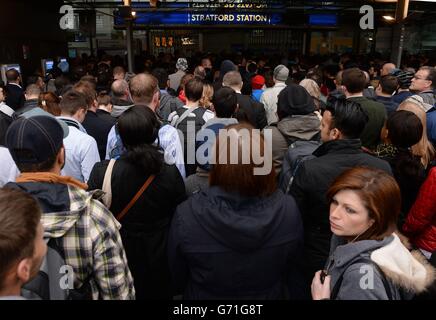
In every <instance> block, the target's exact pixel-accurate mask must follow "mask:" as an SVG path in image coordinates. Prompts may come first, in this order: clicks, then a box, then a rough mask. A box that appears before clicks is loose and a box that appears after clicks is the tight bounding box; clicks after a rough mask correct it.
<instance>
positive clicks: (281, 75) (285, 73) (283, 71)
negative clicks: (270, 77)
mask: <svg viewBox="0 0 436 320" xmlns="http://www.w3.org/2000/svg"><path fill="white" fill-rule="evenodd" d="M288 77H289V69H288V68H286V67H285V66H284V65H282V64H280V65H278V66H277V67H276V68H275V69H274V79H276V80H279V81H286V80H288Z"/></svg>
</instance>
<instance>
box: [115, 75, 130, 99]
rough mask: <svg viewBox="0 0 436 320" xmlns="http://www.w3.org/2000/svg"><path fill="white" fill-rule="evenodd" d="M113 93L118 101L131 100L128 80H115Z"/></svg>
mask: <svg viewBox="0 0 436 320" xmlns="http://www.w3.org/2000/svg"><path fill="white" fill-rule="evenodd" d="M111 91H112V94H113V96H114V97H116V98H118V99H123V100H128V98H129V84H128V83H127V81H126V80H115V81H114V83H112V86H111Z"/></svg>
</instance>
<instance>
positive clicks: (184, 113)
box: [175, 108, 207, 177]
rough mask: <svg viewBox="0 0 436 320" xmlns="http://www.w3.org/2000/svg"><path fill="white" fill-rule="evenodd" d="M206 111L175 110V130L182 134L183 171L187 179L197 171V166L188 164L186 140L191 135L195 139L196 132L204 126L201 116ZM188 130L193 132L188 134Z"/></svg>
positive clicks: (199, 109)
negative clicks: (177, 117)
mask: <svg viewBox="0 0 436 320" xmlns="http://www.w3.org/2000/svg"><path fill="white" fill-rule="evenodd" d="M206 111H207V110H206V109H205V108H194V109H185V108H182V109H178V110H176V112H177V115H178V116H179V119H178V120H177V121H176V124H175V128H176V129H178V130H180V132H181V133H182V134H183V143H182V147H183V158H184V161H185V170H186V176H187V177H188V176H190V175H192V174H194V173H195V172H196V170H197V165H196V164H195V163H194V164H192V163H191V164H188V154H187V150H188V138H189V137H191V136H192V135H193V134H194V136H195V137H196V135H197V133H198V131H200V129H201V128H202V127H203V126H204V125H205V123H206V121H204V119H203V115H204V114H205V113H206ZM188 129H189V130H192V129H194V132H188ZM194 145H195V138H194Z"/></svg>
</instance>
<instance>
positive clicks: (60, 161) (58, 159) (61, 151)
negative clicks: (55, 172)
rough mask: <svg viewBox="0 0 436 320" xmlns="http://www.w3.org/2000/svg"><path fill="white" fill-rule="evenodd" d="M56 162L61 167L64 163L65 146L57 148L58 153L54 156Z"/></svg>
mask: <svg viewBox="0 0 436 320" xmlns="http://www.w3.org/2000/svg"><path fill="white" fill-rule="evenodd" d="M56 162H57V163H58V164H59V166H60V167H61V168H63V166H64V164H65V147H64V146H62V147H61V148H60V149H59V152H58V155H57V157H56Z"/></svg>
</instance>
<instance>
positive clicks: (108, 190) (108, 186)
mask: <svg viewBox="0 0 436 320" xmlns="http://www.w3.org/2000/svg"><path fill="white" fill-rule="evenodd" d="M115 161H116V160H115V159H111V160H110V161H109V164H108V166H107V168H106V172H105V174H104V180H103V187H102V188H103V191H104V195H103V197H102V201H103V203H104V205H105V206H106V208H108V209H109V208H110V207H111V205H112V183H111V180H112V171H113V170H114V165H115Z"/></svg>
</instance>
